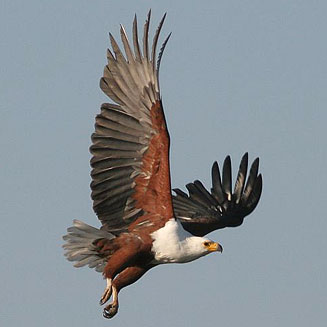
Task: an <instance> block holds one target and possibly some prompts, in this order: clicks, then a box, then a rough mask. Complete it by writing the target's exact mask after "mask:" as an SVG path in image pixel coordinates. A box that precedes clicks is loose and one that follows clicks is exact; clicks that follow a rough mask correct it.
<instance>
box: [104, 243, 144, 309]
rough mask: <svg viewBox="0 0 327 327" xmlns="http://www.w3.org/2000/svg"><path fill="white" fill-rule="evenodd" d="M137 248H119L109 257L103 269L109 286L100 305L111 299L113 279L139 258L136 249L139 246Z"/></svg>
mask: <svg viewBox="0 0 327 327" xmlns="http://www.w3.org/2000/svg"><path fill="white" fill-rule="evenodd" d="M135 248H136V247H135ZM135 248H128V247H125V248H123V249H119V250H118V251H116V252H115V253H114V254H113V255H112V256H111V257H110V258H109V260H108V262H107V264H106V266H105V268H104V270H103V275H104V277H106V279H107V286H106V288H105V290H104V292H103V295H102V297H101V299H100V305H102V304H104V303H106V302H107V301H108V300H109V298H110V296H111V294H112V292H113V287H112V280H113V279H114V278H115V276H117V274H119V273H120V272H121V271H123V270H124V269H125V268H126V267H127V266H128V265H130V264H131V263H132V262H133V261H135V259H136V258H137V255H138V253H137V252H136V251H135V250H137V248H136V249H135Z"/></svg>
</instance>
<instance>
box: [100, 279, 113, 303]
mask: <svg viewBox="0 0 327 327" xmlns="http://www.w3.org/2000/svg"><path fill="white" fill-rule="evenodd" d="M111 293H112V287H111V279H107V287H106V288H105V290H104V293H103V294H102V296H101V299H100V301H99V304H100V305H103V304H105V303H106V302H107V301H108V300H109V299H110V296H111Z"/></svg>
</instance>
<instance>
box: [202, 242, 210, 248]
mask: <svg viewBox="0 0 327 327" xmlns="http://www.w3.org/2000/svg"><path fill="white" fill-rule="evenodd" d="M210 244H211V242H203V245H204V246H205V247H208V246H210Z"/></svg>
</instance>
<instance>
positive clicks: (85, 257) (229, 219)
mask: <svg viewBox="0 0 327 327" xmlns="http://www.w3.org/2000/svg"><path fill="white" fill-rule="evenodd" d="M150 16H151V11H150V12H149V14H148V17H147V20H146V22H145V25H144V34H143V48H142V49H141V47H140V44H139V41H138V29H137V20H136V16H135V18H134V22H133V49H132V48H131V44H130V42H129V41H128V39H127V36H126V33H125V30H124V28H123V27H122V26H121V28H120V34H121V40H122V44H123V47H124V50H125V54H123V52H122V51H121V49H120V48H119V46H118V44H117V42H116V41H115V39H114V37H113V36H112V35H111V34H110V41H111V46H112V49H113V52H112V51H111V50H109V49H108V52H107V58H108V64H107V65H106V66H105V68H104V74H103V77H102V78H101V81H100V87H101V89H102V91H103V92H104V93H105V94H106V95H107V96H109V98H111V99H112V100H113V101H114V102H115V104H111V103H110V104H109V103H105V104H103V105H102V106H101V113H100V114H99V115H97V117H96V122H95V132H94V133H93V135H92V143H93V144H92V146H91V148H90V151H91V153H92V155H93V157H92V159H91V166H92V168H93V169H92V172H91V176H92V183H91V189H92V199H93V201H94V205H93V208H94V211H95V213H96V214H97V216H98V218H99V219H100V221H101V223H102V226H101V228H100V229H97V228H94V227H91V226H89V225H87V224H85V223H83V222H81V221H78V220H74V223H73V227H70V228H68V230H67V231H68V234H67V235H65V236H64V240H65V241H66V243H65V244H64V245H63V247H64V249H65V251H66V252H65V255H66V257H67V259H68V260H70V261H75V262H76V263H75V267H82V266H85V265H88V266H89V267H91V268H95V270H96V271H98V272H101V273H102V274H103V276H104V278H105V279H106V282H107V285H106V288H105V291H104V293H103V295H102V297H101V300H100V304H104V303H106V302H107V301H108V300H109V298H110V297H111V296H112V302H111V303H110V304H109V305H107V306H106V307H105V308H104V311H103V315H104V317H105V318H111V317H113V316H114V315H115V314H116V313H117V311H118V293H119V291H120V290H121V289H122V288H123V287H125V286H127V285H130V284H132V283H134V282H135V281H137V280H138V279H139V278H140V277H141V276H143V274H144V273H145V272H146V271H148V270H149V269H150V268H152V267H154V266H156V265H159V264H164V263H185V262H190V261H193V260H195V259H198V258H200V257H202V256H205V255H207V254H209V253H212V252H216V251H220V252H222V246H221V245H220V244H219V243H216V242H213V241H211V240H209V239H207V238H205V237H203V236H204V235H206V234H207V233H209V232H211V231H213V230H215V229H220V228H224V227H228V226H230V227H232V226H238V225H240V224H241V223H242V222H243V219H244V217H245V216H246V215H248V214H249V213H251V212H252V211H253V210H254V208H255V207H256V205H257V203H258V201H259V199H260V195H261V191H262V177H261V175H260V174H259V175H258V165H259V160H258V159H256V160H255V161H254V162H253V164H252V166H251V169H250V173H249V177H248V179H246V174H247V165H248V155H247V154H245V155H244V156H243V158H242V160H241V164H240V168H239V171H238V175H237V178H236V183H235V187H234V191H232V178H231V161H230V157H229V156H228V157H227V158H226V159H225V162H224V164H223V170H222V174H221V175H220V171H219V168H218V164H217V163H216V162H215V163H214V165H213V167H212V189H211V192H209V191H207V190H206V188H205V187H204V186H203V185H202V183H201V182H200V181H195V182H194V183H190V184H187V185H186V188H187V189H188V193H189V194H186V193H184V192H183V191H181V190H179V189H175V190H174V191H175V193H176V195H173V196H172V194H171V185H170V171H169V142H170V140H169V134H168V131H167V126H166V121H165V117H164V113H163V108H162V102H161V97H160V89H159V80H158V75H159V66H160V61H161V57H162V53H163V51H164V48H165V46H166V44H167V41H168V39H169V37H170V34H169V36H168V37H167V38H166V40H165V41H164V43H163V45H162V47H161V49H160V52H159V55H158V58H156V49H157V43H158V38H159V34H160V30H161V28H162V25H163V22H164V20H165V16H166V15H164V17H163V18H162V20H161V21H160V24H159V27H158V28H157V30H156V32H155V35H154V39H153V43H152V47H151V51H149V50H150V49H149V41H148V39H149V37H148V33H149V24H150Z"/></svg>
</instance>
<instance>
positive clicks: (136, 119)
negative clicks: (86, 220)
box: [90, 12, 173, 234]
mask: <svg viewBox="0 0 327 327" xmlns="http://www.w3.org/2000/svg"><path fill="white" fill-rule="evenodd" d="M150 16H151V12H149V14H148V18H147V21H146V23H145V25H144V35H143V51H141V48H140V44H139V41H138V29H137V20H136V16H135V19H134V23H133V48H134V51H133V50H132V48H131V46H130V43H129V41H128V39H127V36H126V33H125V30H124V28H123V27H122V26H121V29H120V34H121V41H122V44H123V47H124V50H125V55H124V54H123V53H122V51H121V50H120V48H119V46H118V44H117V42H116V41H115V39H114V37H113V36H112V35H111V34H110V41H111V46H112V49H113V53H112V52H111V51H110V50H109V49H108V52H107V58H108V64H107V65H106V66H105V69H104V75H103V77H102V78H101V81H100V87H101V89H102V91H103V92H104V93H105V94H106V95H108V96H109V97H110V98H111V99H112V100H113V101H114V102H115V103H116V104H108V103H105V104H103V105H102V107H101V113H100V114H99V115H98V116H97V117H96V123H95V133H94V134H93V135H92V142H93V144H92V146H91V148H90V151H91V153H92V155H93V157H92V159H91V166H92V168H93V170H92V173H91V176H92V180H93V181H92V183H91V189H92V199H93V200H94V204H93V208H94V211H95V212H96V214H97V215H98V218H99V219H100V221H101V222H102V224H103V228H105V229H106V230H108V231H110V232H114V233H116V234H119V233H121V232H123V231H126V230H127V229H128V226H129V225H130V224H131V223H132V222H135V221H136V220H137V218H138V217H140V216H143V215H145V214H151V213H156V214H157V215H158V214H159V215H160V217H161V218H160V219H162V220H167V219H169V218H171V217H173V209H172V198H171V187H170V172H169V135H168V131H167V127H166V122H165V117H164V113H163V108H162V103H161V98H160V90H159V81H158V74H159V65H160V59H161V56H162V53H163V50H164V47H165V45H166V43H167V41H168V38H169V36H170V35H169V36H168V38H167V39H166V40H165V42H164V44H163V46H162V48H161V50H160V53H159V57H158V58H159V59H158V62H157V63H156V48H157V43H158V38H159V34H160V31H161V27H162V25H163V22H164V20H165V16H166V15H165V16H164V17H163V18H162V20H161V22H160V24H159V27H158V28H157V30H156V33H155V35H154V39H153V44H152V49H151V54H149V41H148V39H149V36H148V34H149V24H150Z"/></svg>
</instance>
